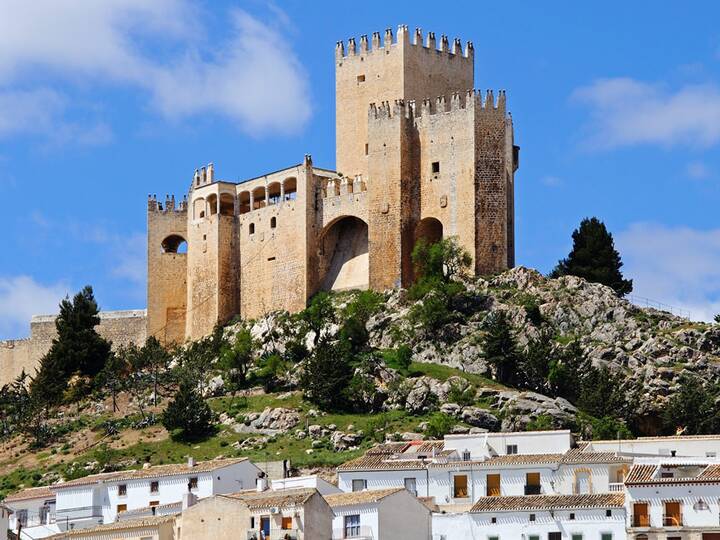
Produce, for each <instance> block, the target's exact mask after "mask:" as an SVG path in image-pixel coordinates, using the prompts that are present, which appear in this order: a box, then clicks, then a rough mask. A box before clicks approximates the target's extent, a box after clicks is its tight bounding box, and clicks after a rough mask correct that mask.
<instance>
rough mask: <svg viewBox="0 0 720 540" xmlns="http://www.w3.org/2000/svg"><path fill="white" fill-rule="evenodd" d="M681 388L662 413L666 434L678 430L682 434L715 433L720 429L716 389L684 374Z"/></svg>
mask: <svg viewBox="0 0 720 540" xmlns="http://www.w3.org/2000/svg"><path fill="white" fill-rule="evenodd" d="M679 386H680V390H679V391H677V392H675V393H674V394H673V395H672V397H671V398H670V399H669V400H668V402H667V404H666V406H665V410H664V411H663V414H662V420H663V424H664V428H665V432H666V433H667V434H671V435H672V434H675V433H676V432H677V431H680V432H682V433H683V434H685V435H702V434H709V433H717V430H718V429H720V411H718V409H717V406H716V405H715V403H716V400H717V398H718V389H717V388H716V387H713V386H712V385H710V384H709V383H708V384H703V382H702V381H701V380H700V379H699V378H698V377H696V376H691V375H683V376H681V377H680V381H679Z"/></svg>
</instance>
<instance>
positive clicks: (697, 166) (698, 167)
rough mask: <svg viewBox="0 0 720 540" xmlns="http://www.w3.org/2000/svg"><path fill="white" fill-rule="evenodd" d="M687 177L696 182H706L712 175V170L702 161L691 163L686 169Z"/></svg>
mask: <svg viewBox="0 0 720 540" xmlns="http://www.w3.org/2000/svg"><path fill="white" fill-rule="evenodd" d="M686 172H687V175H688V176H689V177H690V178H692V179H694V180H704V179H706V178H709V177H710V175H711V172H710V169H709V168H708V166H707V165H705V163H703V162H702V161H691V162H690V163H688V164H687V167H686Z"/></svg>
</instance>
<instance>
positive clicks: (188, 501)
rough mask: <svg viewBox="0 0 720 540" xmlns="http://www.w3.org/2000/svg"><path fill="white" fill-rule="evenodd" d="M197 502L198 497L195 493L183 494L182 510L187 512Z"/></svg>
mask: <svg viewBox="0 0 720 540" xmlns="http://www.w3.org/2000/svg"><path fill="white" fill-rule="evenodd" d="M196 502H197V497H196V496H195V495H194V494H193V493H183V497H182V509H183V510H187V509H188V508H190V507H191V506H192V505H194V504H195V503H196Z"/></svg>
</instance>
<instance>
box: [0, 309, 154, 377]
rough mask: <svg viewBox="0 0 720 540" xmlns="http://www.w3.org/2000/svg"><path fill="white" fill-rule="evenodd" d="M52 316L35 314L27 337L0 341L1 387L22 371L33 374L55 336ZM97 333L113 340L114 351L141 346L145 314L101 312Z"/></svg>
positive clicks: (139, 312) (144, 330)
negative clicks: (133, 345) (124, 347)
mask: <svg viewBox="0 0 720 540" xmlns="http://www.w3.org/2000/svg"><path fill="white" fill-rule="evenodd" d="M55 318H56V316H55V315H36V316H34V317H33V318H32V319H31V320H30V337H29V338H27V339H15V340H8V341H0V385H3V384H8V383H10V382H12V381H13V380H15V378H17V377H18V376H19V375H20V374H21V373H22V371H23V370H24V371H25V373H27V374H28V375H34V374H35V369H36V368H37V367H38V365H39V364H40V360H41V359H42V357H43V356H44V355H45V354H46V353H47V352H48V351H49V350H50V346H51V345H52V340H53V339H54V338H55V337H57V331H56V329H55ZM97 331H98V333H100V335H101V336H103V337H104V338H105V339H107V340H109V341H112V344H113V348H114V349H115V348H117V347H119V346H124V345H129V344H130V343H137V344H143V343H145V338H146V335H147V312H146V311H145V310H144V309H143V310H128V311H102V312H100V324H99V325H98V326H97Z"/></svg>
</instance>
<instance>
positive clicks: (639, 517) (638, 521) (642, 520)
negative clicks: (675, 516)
mask: <svg viewBox="0 0 720 540" xmlns="http://www.w3.org/2000/svg"><path fill="white" fill-rule="evenodd" d="M632 526H633V527H649V526H650V516H648V515H647V514H636V515H634V516H633V517H632Z"/></svg>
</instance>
